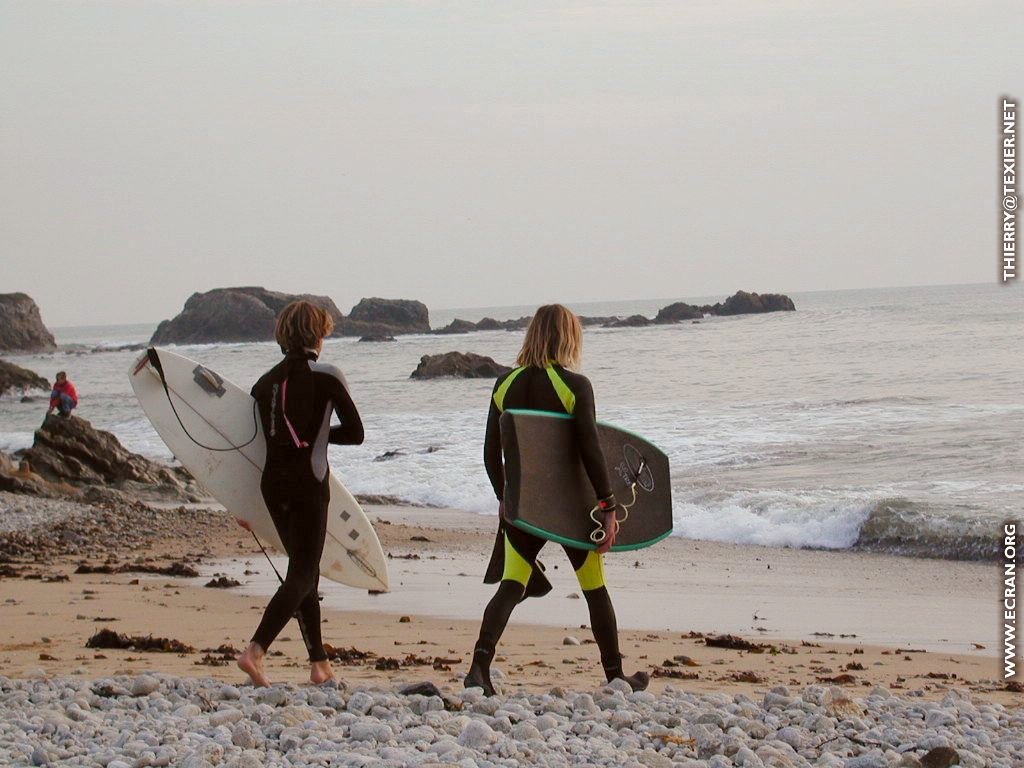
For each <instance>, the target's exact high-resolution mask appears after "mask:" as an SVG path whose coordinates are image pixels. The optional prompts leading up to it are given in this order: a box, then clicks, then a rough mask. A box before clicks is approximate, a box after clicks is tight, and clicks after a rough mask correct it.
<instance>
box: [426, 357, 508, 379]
mask: <svg viewBox="0 0 1024 768" xmlns="http://www.w3.org/2000/svg"><path fill="white" fill-rule="evenodd" d="M510 370H512V369H511V368H509V367H508V366H507V365H502V364H501V363H498V362H495V361H494V360H493V359H492V358H490V357H487V356H486V355H478V354H476V353H475V352H445V353H443V354H440V355H423V357H421V358H420V364H419V365H418V366H416V370H415V371H413V372H412V374H411V375H410V376H409V378H411V379H437V378H442V377H446V376H447V377H455V378H459V379H493V378H496V377H498V376H500V375H501V374H503V373H507V372H508V371H510Z"/></svg>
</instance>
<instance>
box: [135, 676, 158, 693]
mask: <svg viewBox="0 0 1024 768" xmlns="http://www.w3.org/2000/svg"><path fill="white" fill-rule="evenodd" d="M159 688H160V681H159V680H157V679H156V678H155V677H152V676H151V675H139V676H138V677H136V678H135V679H134V680H132V687H131V691H132V696H148V695H149V694H151V693H153V691H156V690H157V689H159Z"/></svg>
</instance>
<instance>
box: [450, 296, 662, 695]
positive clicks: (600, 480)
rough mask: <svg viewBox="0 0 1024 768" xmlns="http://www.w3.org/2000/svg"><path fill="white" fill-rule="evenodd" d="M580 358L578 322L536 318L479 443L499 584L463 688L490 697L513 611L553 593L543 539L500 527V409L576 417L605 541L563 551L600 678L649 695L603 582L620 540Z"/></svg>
mask: <svg viewBox="0 0 1024 768" xmlns="http://www.w3.org/2000/svg"><path fill="white" fill-rule="evenodd" d="M582 352H583V328H582V326H581V325H580V320H579V318H578V317H576V315H574V314H573V313H572V312H571V311H569V310H568V309H567V308H566V307H563V306H562V305H561V304H549V305H547V306H544V307H541V308H540V309H538V310H537V313H536V314H535V315H534V316H533V320H532V321H531V322H530V326H529V328H527V330H526V339H525V340H524V341H523V347H522V349H521V350H520V352H519V358H518V360H517V364H518V366H519V367H518V368H516V369H514V370H512V371H510V372H509V373H507V374H505V375H504V376H501V377H499V378H498V381H497V382H496V383H495V385H494V391H493V393H492V394H491V400H490V409H489V411H488V415H487V433H486V436H485V438H484V464H485V465H486V467H487V475H488V477H489V478H490V481H491V485H492V486H493V487H494V494H495V495H496V496H497V497H498V503H499V508H498V518H499V528H498V535H497V539H496V541H495V546H494V552H493V553H492V555H491V561H490V564H489V565H488V566H487V575H486V576H485V577H484V582H485V583H488V584H493V583H494V582H497V581H500V582H501V583H500V584H499V586H498V591H497V593H496V594H495V595H494V597H493V598H491V601H490V602H489V603H488V604H487V607H486V608H485V609H484V617H483V621H482V622H481V625H480V637H479V639H478V640H477V642H476V647H475V648H474V649H473V662H472V666H470V668H469V674H467V675H466V678H465V680H464V683H465V686H466V687H467V688H472V687H480V688H483V690H484V693H485V694H487V695H488V696H491V695H493V694H494V686H493V685H492V683H491V672H490V670H491V660H492V659H493V658H494V651H495V647H496V646H497V644H498V640H499V639H500V638H501V635H502V633H503V632H504V631H505V625H506V624H507V623H508V620H509V617H510V616H511V615H512V610H513V609H514V608H515V607H516V605H518V604H519V602H520V601H521V600H523V599H524V598H525V597H533V596H540V595H543V594H546V593H547V592H549V591H550V590H551V584H550V583H549V582H548V580H547V579H546V578H545V577H544V574H543V571H542V570H541V569H540V567H539V563H538V562H537V555H538V554H539V553H540V550H541V548H542V547H543V546H544V544H545V543H546V542H545V540H544V539H542V538H540V537H538V536H534V535H533V534H530V533H527V532H526V531H523V530H520V529H519V528H515V527H513V526H511V525H509V524H508V523H506V522H505V517H504V509H503V507H502V504H503V502H502V498H503V494H504V491H505V474H504V467H503V464H502V451H501V423H500V419H501V414H502V412H503V411H504V410H505V409H506V408H522V409H528V410H535V411H550V412H552V413H560V414H566V413H568V414H570V415H571V416H574V417H575V418H574V419H573V423H574V425H575V427H576V435H577V439H578V440H577V441H578V445H579V450H580V458H581V459H582V461H583V466H584V468H585V469H586V472H587V477H588V478H589V479H590V482H591V484H592V485H593V487H594V491H595V492H596V493H597V498H598V499H599V500H600V501H599V507H600V511H601V513H602V514H603V527H604V530H605V532H606V535H605V538H604V540H603V541H601V545H600V546H599V547H598V548H597V550H596V551H588V550H585V549H577V548H575V547H569V546H565V545H563V549H564V550H565V554H566V555H568V557H569V562H570V563H571V564H572V567H573V570H574V571H575V572H576V578H577V579H578V580H579V583H580V587H581V588H582V589H583V595H584V597H586V599H587V607H588V608H589V609H590V626H591V628H592V629H593V632H594V639H595V640H596V641H597V647H598V649H599V650H600V652H601V664H602V666H603V667H604V673H605V677H606V678H607V679H608V680H609V681H611V680H614V679H616V678H618V679H622V680H625V681H626V682H627V683H629V685H630V687H631V688H632V689H633V690H634V691H639V690H643V689H645V688H646V687H647V684H648V682H649V678H648V676H647V673H645V672H637V673H636V674H634V675H629V676H627V675H626V674H625V673H624V672H623V671H622V655H621V654H620V653H619V638H618V628H617V626H616V621H615V609H614V608H613V607H612V600H611V597H610V596H609V594H608V588H607V587H606V586H605V581H604V565H603V555H604V553H605V552H607V551H608V550H609V549H611V547H612V545H613V544H614V543H615V536H616V533H617V532H618V523H617V522H616V512H617V506H616V502H615V497H614V496H613V495H612V485H611V482H610V480H609V479H608V469H607V467H606V465H605V461H604V456H603V455H602V453H601V445H600V443H599V442H598V437H597V420H596V415H595V408H594V390H593V388H592V387H591V385H590V380H589V379H587V377H585V376H582V375H580V374H578V373H574V372H573V371H572V370H570V369H573V368H576V367H577V366H578V365H579V362H580V357H581V355H582Z"/></svg>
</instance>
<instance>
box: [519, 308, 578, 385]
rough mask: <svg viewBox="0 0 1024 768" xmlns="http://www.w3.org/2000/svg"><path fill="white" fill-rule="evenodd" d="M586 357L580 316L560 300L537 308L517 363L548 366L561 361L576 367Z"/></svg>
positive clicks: (570, 367) (565, 365) (568, 366)
mask: <svg viewBox="0 0 1024 768" xmlns="http://www.w3.org/2000/svg"><path fill="white" fill-rule="evenodd" d="M582 357H583V325H582V324H581V323H580V319H579V318H578V317H576V315H575V314H573V312H572V311H571V310H569V309H568V308H567V307H564V306H562V305H561V304H545V305H544V306H543V307H540V308H538V309H537V312H536V314H534V316H533V320H531V321H530V327H529V328H527V329H526V338H525V339H524V340H523V348H522V349H521V350H519V357H518V358H517V359H516V364H517V365H520V366H527V365H534V366H537V367H538V368H545V367H547V366H549V365H551V364H552V363H558V365H560V366H562V367H563V368H569V369H575V368H578V367H579V365H580V360H581V358H582Z"/></svg>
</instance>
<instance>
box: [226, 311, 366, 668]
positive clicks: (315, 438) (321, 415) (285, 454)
mask: <svg viewBox="0 0 1024 768" xmlns="http://www.w3.org/2000/svg"><path fill="white" fill-rule="evenodd" d="M332 330H334V320H333V318H332V317H331V316H330V314H328V313H327V312H326V311H324V310H323V309H321V308H320V307H317V306H316V305H314V304H312V303H310V302H308V301H295V302H292V303H291V304H289V305H288V306H287V307H285V308H284V309H283V310H282V311H281V314H280V315H279V316H278V318H277V327H276V330H275V336H276V338H277V342H278V344H280V345H281V351H282V352H283V353H284V359H283V360H282V361H281V362H280V363H278V364H277V365H275V366H274V367H273V368H271V369H270V370H269V371H267V372H266V373H265V374H264V375H263V376H262V377H261V378H260V380H259V381H257V382H256V384H255V385H254V386H253V388H252V396H253V398H255V400H256V405H257V409H258V411H259V417H260V421H261V423H262V425H263V435H264V437H265V438H266V441H267V460H266V464H265V465H264V468H263V478H262V481H261V483H260V490H261V491H262V493H263V499H264V500H265V501H266V503H267V509H268V510H269V511H270V516H271V517H272V518H273V520H274V527H275V528H276V529H277V532H278V535H280V537H281V543H282V544H283V545H284V547H285V550H286V552H287V554H288V572H287V575H286V576H285V578H284V581H283V583H282V584H281V586H280V587H279V588H278V590H277V592H276V593H275V594H274V596H273V597H272V598H271V600H270V604H269V605H267V608H266V610H265V611H264V613H263V620H262V621H261V622H260V625H259V627H257V629H256V632H255V634H254V635H253V636H252V642H251V643H249V646H248V647H247V648H246V649H245V650H244V651H243V652H242V654H241V655H240V656H239V657H238V661H237V663H238V666H239V667H240V668H241V669H242V670H243V671H244V672H245V673H246V674H247V675H249V677H250V678H251V679H252V682H253V684H254V685H269V684H270V682H269V681H268V680H267V676H266V673H265V671H264V657H265V655H266V653H267V651H268V650H269V648H270V644H271V643H272V642H274V639H275V638H276V637H277V636H278V635H279V634H280V633H281V630H282V629H284V627H285V625H286V624H287V623H288V621H289V619H291V618H292V616H295V618H296V619H298V622H299V629H300V631H301V632H302V639H303V642H305V644H306V649H307V651H308V652H309V662H310V675H309V679H310V681H311V682H313V683H314V684H318V683H323V682H326V681H327V680H332V679H333V678H334V672H333V670H332V669H331V664H330V661H328V659H327V653H326V652H325V651H324V645H323V640H322V639H321V636H320V601H319V596H318V594H317V585H318V584H319V581H320V556H321V554H322V553H323V549H324V538H325V536H326V534H327V507H328V504H329V503H330V499H331V492H330V470H329V468H328V466H327V444H328V443H334V444H336V445H359V444H360V443H362V442H363V422H362V420H361V419H360V418H359V411H357V410H356V406H355V404H354V403H353V402H352V398H351V396H350V395H349V391H348V384H347V383H346V381H345V377H344V375H342V373H341V371H340V370H338V369H337V368H336V367H334V366H333V365H327V364H325V363H321V362H318V361H317V359H318V357H319V355H320V351H321V349H322V348H323V341H324V339H325V338H326V337H327V336H329V335H330V334H331V331H332ZM332 411H333V412H335V413H337V414H338V418H339V419H340V420H341V424H340V426H334V427H332V426H331V412H332Z"/></svg>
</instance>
